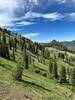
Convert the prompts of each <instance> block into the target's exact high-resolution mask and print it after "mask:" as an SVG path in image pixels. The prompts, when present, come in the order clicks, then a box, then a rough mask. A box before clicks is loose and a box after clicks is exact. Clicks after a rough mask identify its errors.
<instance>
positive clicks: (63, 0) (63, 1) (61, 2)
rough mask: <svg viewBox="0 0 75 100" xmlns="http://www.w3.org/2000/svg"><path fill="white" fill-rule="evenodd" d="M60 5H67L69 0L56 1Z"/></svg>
mask: <svg viewBox="0 0 75 100" xmlns="http://www.w3.org/2000/svg"><path fill="white" fill-rule="evenodd" d="M55 1H56V2H57V3H59V4H64V3H67V0H55Z"/></svg>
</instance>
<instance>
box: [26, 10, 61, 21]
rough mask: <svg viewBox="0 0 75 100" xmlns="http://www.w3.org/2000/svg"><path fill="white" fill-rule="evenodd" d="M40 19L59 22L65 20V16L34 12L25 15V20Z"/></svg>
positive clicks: (55, 13) (54, 13)
mask: <svg viewBox="0 0 75 100" xmlns="http://www.w3.org/2000/svg"><path fill="white" fill-rule="evenodd" d="M40 17H41V18H45V19H48V20H59V19H61V18H63V15H62V14H60V13H57V12H53V13H47V14H42V13H36V12H32V11H29V12H27V13H26V15H25V19H34V18H40Z"/></svg>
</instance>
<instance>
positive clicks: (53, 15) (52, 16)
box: [42, 12, 64, 21]
mask: <svg viewBox="0 0 75 100" xmlns="http://www.w3.org/2000/svg"><path fill="white" fill-rule="evenodd" d="M42 17H43V18H46V19H49V20H52V21H54V20H59V19H61V18H63V17H64V16H63V15H62V14H60V13H57V12H54V13H49V14H43V15H42Z"/></svg>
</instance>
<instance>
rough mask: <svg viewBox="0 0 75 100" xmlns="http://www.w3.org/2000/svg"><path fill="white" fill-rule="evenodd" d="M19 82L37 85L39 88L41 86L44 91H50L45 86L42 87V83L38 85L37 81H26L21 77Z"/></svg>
mask: <svg viewBox="0 0 75 100" xmlns="http://www.w3.org/2000/svg"><path fill="white" fill-rule="evenodd" d="M29 78H30V77H29ZM20 82H22V83H23V84H26V83H27V84H31V85H33V86H37V87H39V88H42V89H44V90H46V91H49V92H51V90H50V89H47V88H45V87H43V86H42V85H38V84H37V83H34V82H29V81H26V80H23V79H21V80H20Z"/></svg>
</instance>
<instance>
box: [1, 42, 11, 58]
mask: <svg viewBox="0 0 75 100" xmlns="http://www.w3.org/2000/svg"><path fill="white" fill-rule="evenodd" d="M0 56H1V57H4V58H7V59H9V58H10V56H9V48H8V45H5V44H4V43H1V44H0Z"/></svg>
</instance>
